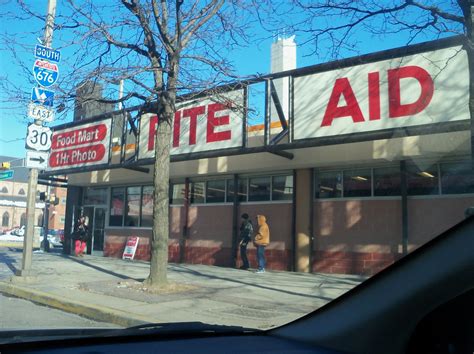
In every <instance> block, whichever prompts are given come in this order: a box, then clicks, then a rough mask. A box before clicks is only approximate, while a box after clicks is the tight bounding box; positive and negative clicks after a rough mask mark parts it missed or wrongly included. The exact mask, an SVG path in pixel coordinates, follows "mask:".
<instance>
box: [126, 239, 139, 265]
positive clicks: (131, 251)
mask: <svg viewBox="0 0 474 354" xmlns="http://www.w3.org/2000/svg"><path fill="white" fill-rule="evenodd" d="M139 239H140V238H139V237H137V236H131V237H129V238H128V239H127V244H126V245H125V249H124V250H123V256H122V259H130V260H132V259H133V258H134V257H135V252H137V247H138V240H139Z"/></svg>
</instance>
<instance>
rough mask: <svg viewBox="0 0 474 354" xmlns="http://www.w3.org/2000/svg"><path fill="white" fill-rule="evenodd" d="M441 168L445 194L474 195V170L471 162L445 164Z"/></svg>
mask: <svg viewBox="0 0 474 354" xmlns="http://www.w3.org/2000/svg"><path fill="white" fill-rule="evenodd" d="M440 167H441V190H442V192H443V194H463V193H474V170H473V169H472V164H471V162H450V163H443V164H441V165H440Z"/></svg>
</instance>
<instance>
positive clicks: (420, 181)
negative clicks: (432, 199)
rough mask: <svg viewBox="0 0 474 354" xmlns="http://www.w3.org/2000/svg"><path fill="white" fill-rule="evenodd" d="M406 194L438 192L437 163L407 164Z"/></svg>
mask: <svg viewBox="0 0 474 354" xmlns="http://www.w3.org/2000/svg"><path fill="white" fill-rule="evenodd" d="M407 191H408V195H436V194H439V185H438V165H436V164H434V165H431V166H426V167H423V166H414V165H411V166H407Z"/></svg>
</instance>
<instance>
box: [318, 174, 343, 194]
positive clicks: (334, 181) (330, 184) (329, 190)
mask: <svg viewBox="0 0 474 354" xmlns="http://www.w3.org/2000/svg"><path fill="white" fill-rule="evenodd" d="M315 193H316V198H340V197H342V172H340V171H331V172H319V173H318V174H317V175H316V188H315Z"/></svg>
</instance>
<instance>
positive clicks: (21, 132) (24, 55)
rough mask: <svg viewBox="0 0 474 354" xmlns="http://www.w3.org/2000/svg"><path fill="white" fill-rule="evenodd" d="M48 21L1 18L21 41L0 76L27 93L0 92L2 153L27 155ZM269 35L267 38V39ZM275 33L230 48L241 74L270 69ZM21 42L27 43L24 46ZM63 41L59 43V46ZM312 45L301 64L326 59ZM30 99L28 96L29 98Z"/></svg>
mask: <svg viewBox="0 0 474 354" xmlns="http://www.w3.org/2000/svg"><path fill="white" fill-rule="evenodd" d="M0 1H1V3H2V10H1V12H2V13H5V12H11V13H15V14H21V10H20V9H19V8H18V6H17V5H16V4H15V2H14V1H8V0H0ZM27 3H28V6H31V7H32V8H33V9H34V10H36V11H39V12H40V13H43V12H46V6H47V0H37V1H27ZM62 11H63V9H62V8H61V1H60V0H59V1H58V9H57V13H58V14H62ZM43 27H44V23H42V21H40V20H37V19H36V20H31V21H28V22H22V21H12V20H11V19H9V18H7V17H5V16H4V18H2V19H1V21H0V33H1V35H5V34H7V35H8V36H9V37H10V38H14V39H15V41H16V42H17V43H16V44H15V46H14V47H15V50H11V49H10V48H5V47H3V48H1V49H0V50H1V51H0V64H1V69H0V80H2V79H3V78H4V77H6V76H8V77H9V78H10V79H11V80H13V81H14V83H15V85H16V86H18V87H20V88H21V90H22V91H23V97H19V98H18V101H17V102H16V103H12V102H8V103H6V102H5V100H4V98H5V95H6V93H5V92H3V93H2V92H0V155H9V156H14V157H18V158H21V157H24V156H25V148H24V137H25V135H26V130H27V125H28V123H31V120H30V119H28V118H27V116H26V109H27V99H28V97H29V95H30V93H31V89H32V87H33V86H34V82H33V81H34V80H33V76H32V74H30V75H29V76H28V70H29V71H31V68H32V66H33V62H34V55H33V48H34V45H35V44H37V43H38V41H37V38H38V37H40V38H41V37H42V35H43ZM265 37H266V39H265ZM270 37H271V34H263V33H262V38H264V39H260V40H259V41H258V43H255V44H252V45H250V46H248V47H246V48H239V49H238V50H235V51H232V52H229V53H228V54H227V55H228V57H229V58H230V59H231V60H232V61H233V62H234V63H235V66H236V69H237V72H238V74H240V75H243V76H244V75H249V74H256V73H262V74H264V73H267V72H269V69H270V46H271V42H272V39H271V38H270ZM353 39H354V40H355V41H356V42H357V43H358V44H357V47H356V48H355V49H356V51H357V52H359V53H369V52H375V51H380V50H384V49H389V48H395V47H399V46H403V45H404V44H405V43H406V42H407V36H406V34H403V33H399V34H398V35H392V36H390V37H389V38H388V39H387V40H380V39H374V38H373V37H371V36H370V35H369V34H368V33H365V32H363V31H359V32H356V34H355V38H353ZM428 39H433V38H429V37H428V38H427V37H420V40H428ZM304 40H305V38H304V37H302V36H301V35H296V39H295V41H296V43H297V44H298V43H302V42H304ZM19 44H23V46H20V45H19ZM60 45H61V44H60V43H59V46H60ZM53 47H55V48H57V47H58V43H57V42H55V41H54V39H53ZM311 49H312V48H311V47H310V46H309V45H307V46H306V47H304V48H301V47H298V50H297V66H298V67H304V66H308V65H312V64H316V63H320V62H322V61H324V60H323V59H322V58H320V57H317V56H315V55H308V53H310V52H311ZM15 55H16V56H18V57H19V58H21V59H23V60H24V63H25V65H26V66H25V68H21V67H20V66H19V65H18V63H17V59H16V58H15ZM353 55H354V53H353V52H343V53H341V56H342V57H348V56H353ZM62 56H63V58H64V60H63V63H61V64H60V65H59V68H60V71H59V73H60V76H61V75H65V74H64V73H65V72H67V69H68V68H67V67H65V66H67V63H68V62H71V61H73V60H74V58H73V56H74V51H73V50H72V49H71V48H67V49H65V50H63V51H62ZM25 99H26V100H25ZM71 116H72V114H71V113H70V114H68V115H67V116H65V117H63V119H65V120H66V121H67V120H70V119H71ZM61 123H64V120H62V121H56V122H53V123H50V124H49V126H54V125H55V124H61Z"/></svg>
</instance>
